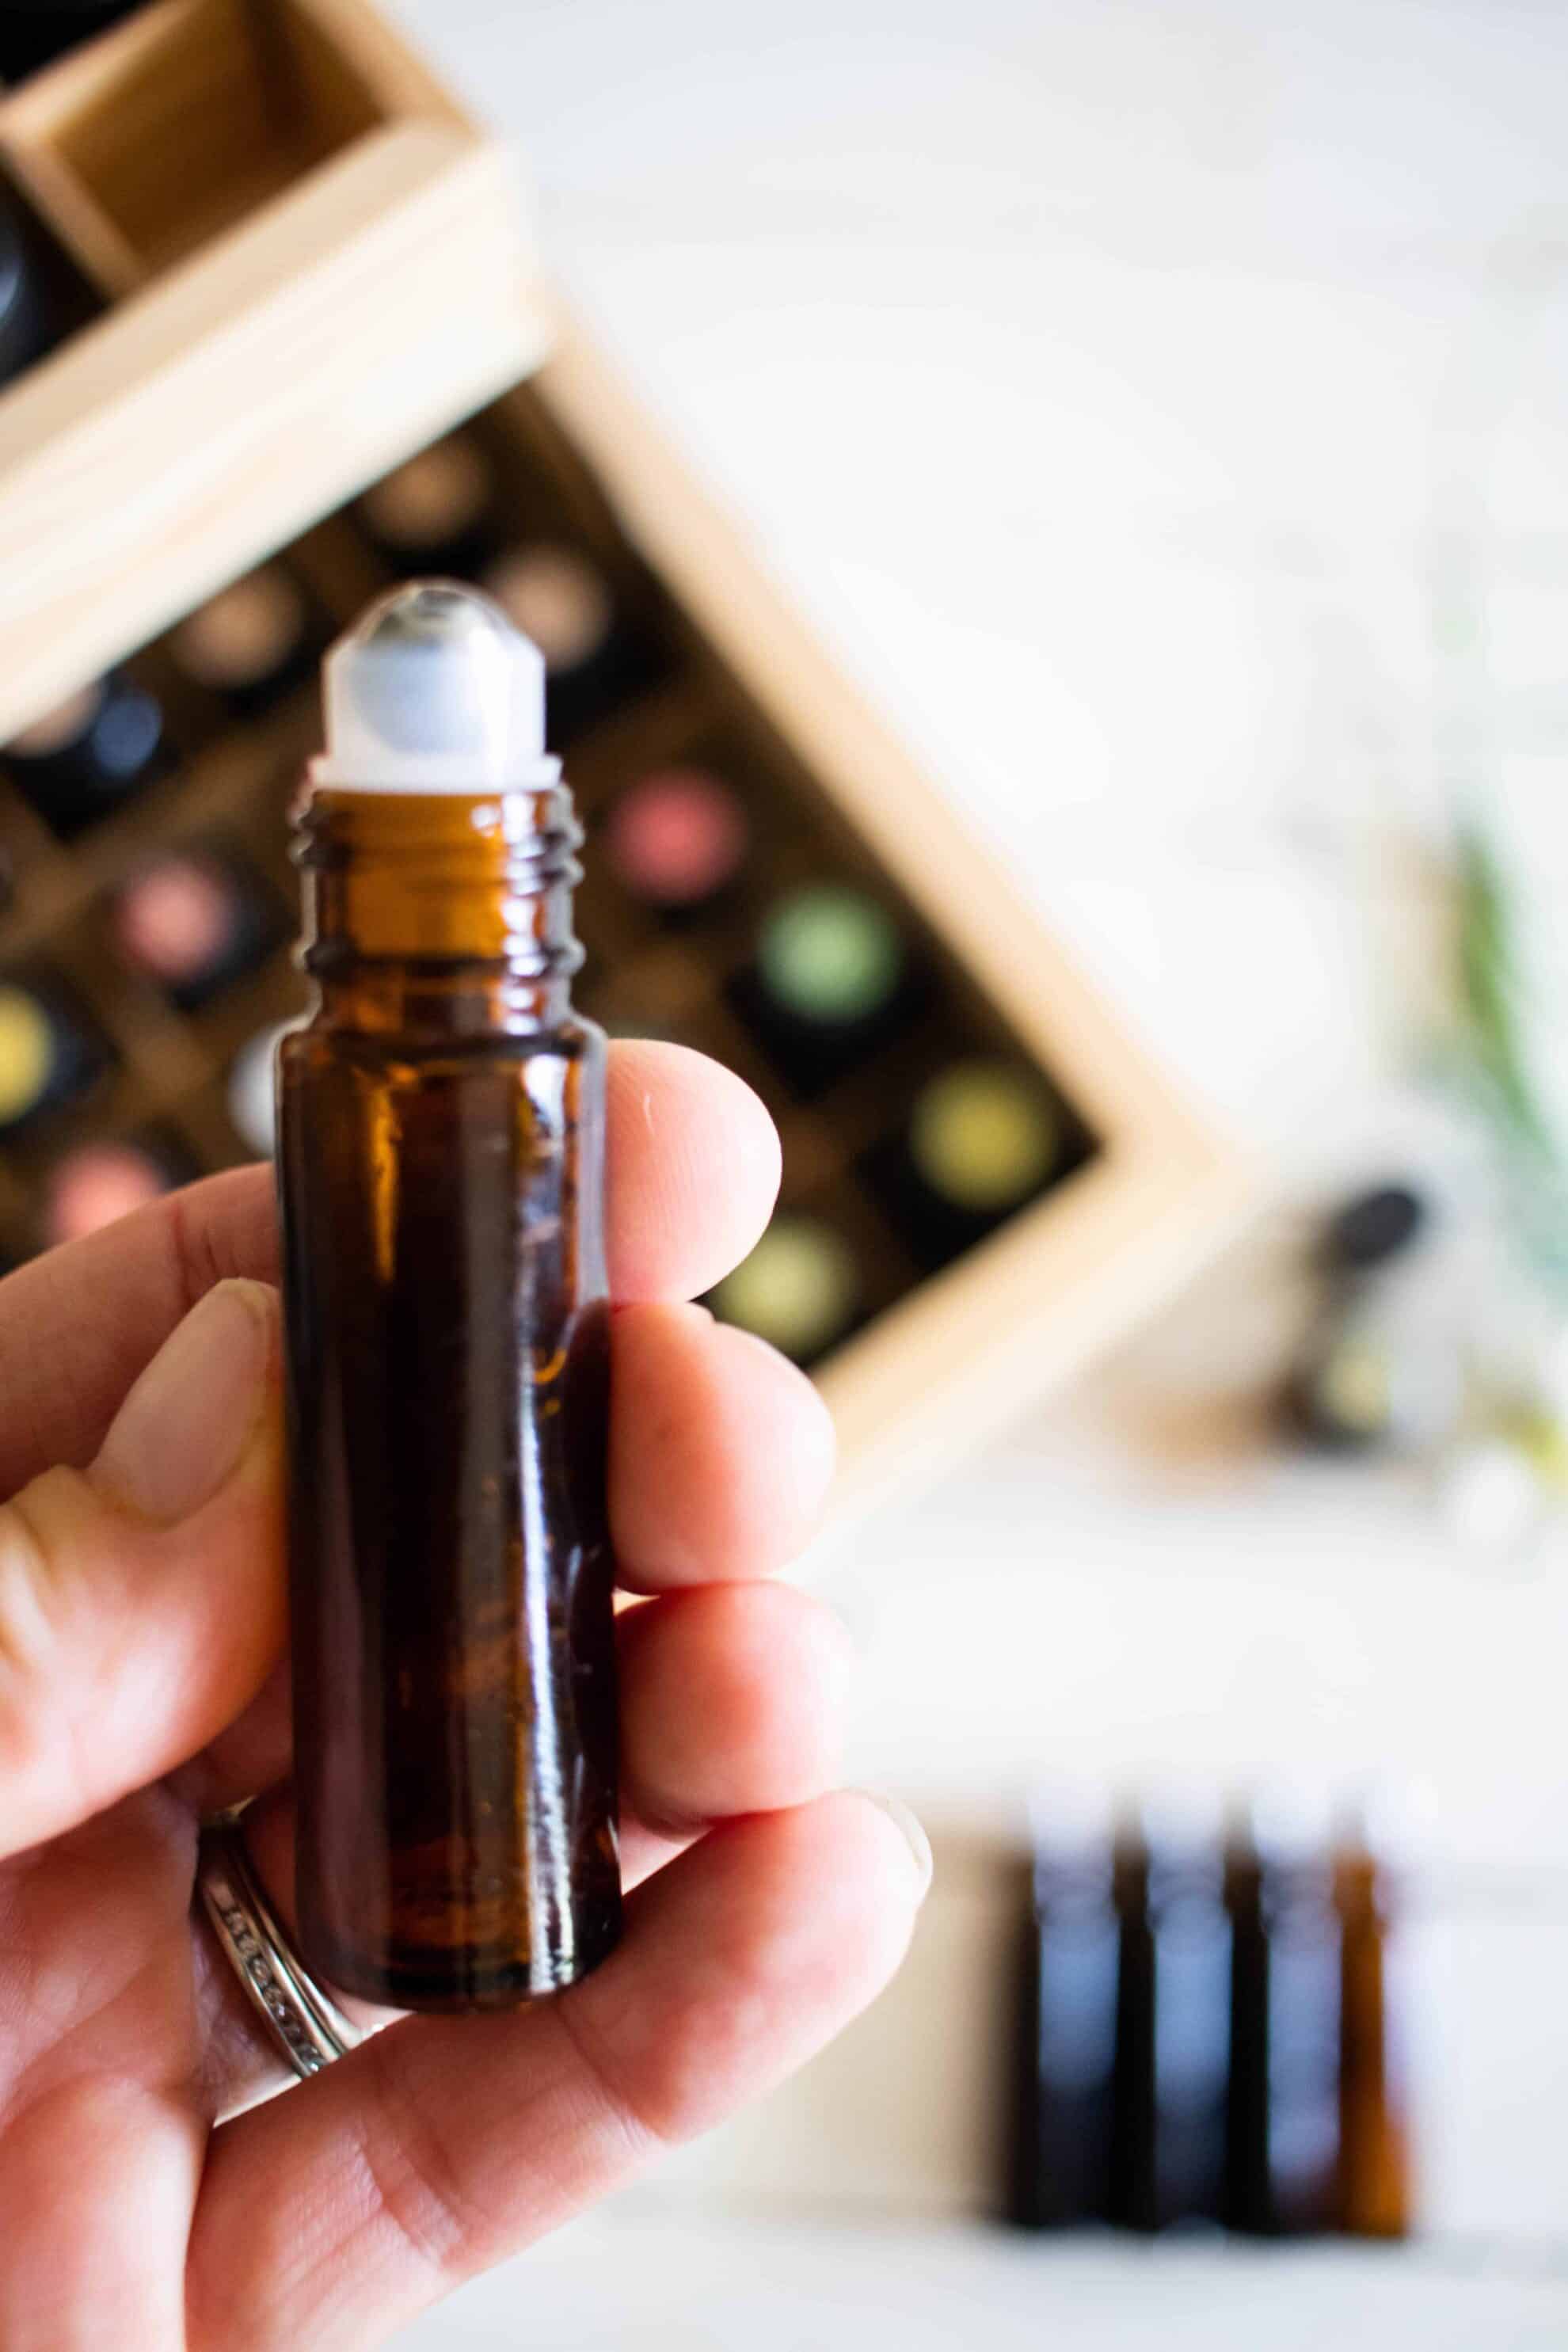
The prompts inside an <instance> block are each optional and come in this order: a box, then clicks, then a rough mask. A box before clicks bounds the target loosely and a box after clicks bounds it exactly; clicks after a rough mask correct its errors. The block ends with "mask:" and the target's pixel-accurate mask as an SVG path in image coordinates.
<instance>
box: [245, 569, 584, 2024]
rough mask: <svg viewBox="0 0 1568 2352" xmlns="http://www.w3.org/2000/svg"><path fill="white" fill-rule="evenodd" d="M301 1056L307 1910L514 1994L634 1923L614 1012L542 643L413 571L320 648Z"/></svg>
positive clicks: (288, 1145)
mask: <svg viewBox="0 0 1568 2352" xmlns="http://www.w3.org/2000/svg"><path fill="white" fill-rule="evenodd" d="M325 702H326V743H327V749H326V751H325V753H324V755H323V756H322V757H321V758H320V759H318V760H317V761H315V762H314V763H313V765H312V768H311V772H310V782H309V784H308V787H307V791H306V793H305V796H304V799H303V801H302V803H301V805H300V811H299V814H298V842H297V848H296V856H297V859H298V863H299V865H300V869H301V872H302V875H303V880H304V898H305V926H304V929H305V945H304V962H305V966H306V969H307V971H309V973H310V977H311V979H312V980H313V982H314V983H315V987H316V1005H315V1011H314V1013H313V1015H312V1016H311V1018H310V1022H309V1024H308V1025H307V1026H305V1027H304V1028H302V1029H300V1030H299V1031H296V1032H295V1033H293V1034H291V1035H289V1036H287V1037H286V1038H285V1039H284V1041H283V1044H282V1046H281V1049H280V1055H279V1089H280V1092H279V1188H280V1193H281V1202H282V1215H283V1244H284V1274H285V1292H286V1308H287V1327H288V1359H289V1360H288V1371H289V1448H290V1554H291V1558H290V1577H291V1587H292V1615H293V1657H294V1720H295V1750H296V1762H295V1772H296V1780H297V1788H298V1801H299V1815H300V1837H299V1906H300V1945H301V1948H302V1950H303V1952H304V1955H305V1957H306V1958H307V1959H308V1960H309V1961H310V1964H311V1966H312V1967H313V1968H315V1969H318V1970H320V1972H321V1974H322V1975H323V1976H325V1977H326V1978H328V1979H330V1980H331V1981H332V1982H333V1983H335V1984H337V1985H339V1986H342V1988H343V1989H344V1990H349V1991H352V1992H356V1993H360V1994H362V1995H364V1996H366V1997H367V1998H369V1999H372V2000H381V2001H386V2002H391V2003H394V2004H395V2005H397V2006H399V2007H403V2008H409V2009H435V2010H477V2009H500V2008H509V2007H513V2006H515V2005H517V2004H518V2003H520V2002H521V2001H524V2000H530V1999H531V1998H533V1997H535V1996H537V1995H539V1994H542V1993H548V1992H552V1991H555V1990H558V1989H559V1988H561V1987H563V1986H564V1985H567V1984H569V1983H571V1982H572V1981H573V1980H574V1979H575V1978H577V1977H579V1976H581V1975H583V1974H584V1972H585V1971H586V1970H587V1969H591V1968H593V1967H594V1966H595V1963H596V1962H597V1961H599V1960H600V1959H602V1958H604V1956H605V1953H606V1952H607V1951H608V1950H609V1949H610V1948H611V1946H612V1945H613V1944H614V1942H615V1940H616V1934H617V1932H618V1927H619V1915H620V1891H619V1890H620V1882H619V1873H618V1866H617V1860H616V1703H615V1679H614V1626H613V1616H612V1601H611V1592H612V1585H613V1570H612V1566H611V1560H610V1554H609V1548H608V1543H607V1539H606V1534H605V1422H606V1407H607V1386H608V1362H607V1308H606V1305H605V1265H604V1244H603V1233H602V1189H603V1187H602V1162H603V1150H604V1067H605V1058H604V1057H605V1045H604V1039H603V1036H602V1034H601V1033H600V1032H599V1031H598V1030H597V1029H595V1027H594V1025H593V1024H591V1023H589V1022H586V1021H583V1020H581V1019H579V1018H578V1017H577V1015H576V1014H575V1013H574V1012H573V1011H572V1008H571V1003H570V988H571V978H572V974H573V972H574V970H575V969H576V967H577V965H578V963H579V962H580V961H581V951H580V950H579V949H578V948H577V946H576V944H575V942H574V939H573V936H572V919H571V892H572V886H573V884H574V881H575V880H576V879H577V877H578V868H577V866H576V864H575V861H574V851H575V850H576V848H577V846H578V845H579V841H580V835H579V834H578V832H577V828H576V826H575V824H574V821H573V817H572V812H571V801H570V797H569V795H568V793H567V792H566V790H565V788H564V787H563V784H562V782H561V781H560V770H559V764H558V763H557V762H556V761H553V760H550V759H547V758H546V757H545V756H544V753H543V666H542V661H541V660H540V657H539V656H538V654H537V652H536V651H535V649H534V647H533V646H531V645H530V644H529V642H528V640H527V639H526V638H524V637H521V635H518V633H517V632H516V631H515V630H514V629H513V628H512V627H511V626H510V624H509V623H508V622H507V621H506V620H505V618H504V617H503V616H502V614H500V612H499V611H498V610H497V608H496V607H494V606H493V605H491V604H489V603H488V601H487V600H486V599H485V598H483V597H481V596H478V595H476V594H474V593H471V592H470V591H468V590H467V589H463V588H458V587H456V586H454V585H450V584H448V583H442V582H425V583H411V584H410V585H408V586H406V587H404V588H400V589H398V590H396V591H395V592H394V593H393V594H392V595H390V596H388V597H386V598H384V600H383V601H382V602H381V603H380V604H376V605H374V607H373V608H372V609H371V611H370V612H369V613H368V614H366V615H365V616H364V618H363V620H362V621H361V622H360V624H359V625H358V626H357V627H356V628H355V629H353V631H351V633H350V634H349V635H347V636H346V637H345V638H344V639H343V640H342V642H341V643H340V644H339V645H338V646H336V647H335V648H334V649H333V651H332V653H331V655H330V656H329V657H328V662H327V667H326V680H325Z"/></svg>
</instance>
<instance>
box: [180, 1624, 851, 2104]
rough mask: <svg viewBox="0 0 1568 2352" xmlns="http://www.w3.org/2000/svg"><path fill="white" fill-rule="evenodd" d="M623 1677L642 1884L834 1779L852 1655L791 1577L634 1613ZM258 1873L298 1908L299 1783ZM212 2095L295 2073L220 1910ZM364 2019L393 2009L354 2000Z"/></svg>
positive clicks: (229, 2098) (207, 1999) (259, 1841)
mask: <svg viewBox="0 0 1568 2352" xmlns="http://www.w3.org/2000/svg"><path fill="white" fill-rule="evenodd" d="M618 1633H619V1643H620V1653H621V1688H622V1777H623V1791H624V1814H625V1819H624V1828H623V1864H624V1874H625V1877H626V1884H627V1885H636V1884H637V1881H638V1880H639V1879H641V1878H643V1877H645V1876H646V1875H647V1874H648V1872H649V1871H651V1870H653V1869H656V1868H658V1865H659V1864H661V1863H662V1862H663V1861H665V1860H666V1859H668V1856H669V1855H670V1854H671V1853H674V1852H677V1851H679V1847H680V1846H682V1845H683V1844H685V1843H689V1841H690V1839H691V1838H692V1837H694V1836H697V1835H700V1833H701V1832H702V1831H703V1830H704V1829H705V1828H707V1827H708V1826H709V1825H710V1823H712V1822H720V1821H724V1820H730V1819H733V1818H735V1817H736V1816H739V1815H742V1814H748V1813H758V1812H767V1811H776V1810H779V1809H781V1808H783V1807H785V1806H790V1805H796V1804H801V1803H805V1802H806V1801H809V1800H810V1799H812V1798H813V1797H816V1796H818V1795H820V1794H821V1793H822V1792H823V1791H824V1790H826V1789H828V1788H830V1787H831V1786H833V1785H834V1782H835V1780H836V1778H837V1765H838V1755H839V1746H840V1735H841V1726H842V1711H843V1705H844V1699H845V1696H846V1692H847V1683H848V1676H849V1670H850V1655H849V1647H848V1642H847V1636H846V1634H845V1633H844V1630H843V1628H842V1626H841V1625H840V1624H839V1622H838V1621H837V1618H836V1617H834V1616H833V1615H832V1613H831V1612H829V1611H828V1610H826V1609H825V1608H824V1607H823V1606H822V1605H821V1603H819V1602H817V1601H813V1600H811V1599H810V1598H809V1597H808V1596H807V1595H805V1593H802V1592H799V1591H795V1590H794V1589H793V1588H791V1587H789V1586H784V1585H758V1584H752V1585H713V1586H709V1587H706V1588H701V1589H699V1590H697V1591H690V1592H684V1593H679V1594H676V1595H671V1596H670V1597H668V1598H667V1599H664V1600H659V1601H646V1602H644V1603H642V1604H641V1605H640V1606H639V1607H637V1608H635V1609H631V1610H628V1611H626V1612H625V1613H624V1614H623V1615H622V1617H621V1619H620V1621H619V1626H618ZM246 1836H247V1846H248V1848H249V1851H250V1853H251V1858H252V1861H253V1864H254V1866H255V1868H256V1870H257V1872H258V1875H259V1876H260V1878H261V1879H262V1882H263V1884H264V1885H265V1886H266V1888H267V1890H268V1895H269V1896H270V1898H271V1900H272V1902H273V1904H274V1906H275V1907H276V1908H277V1909H278V1911H279V1914H280V1915H281V1916H283V1918H284V1919H285V1921H286V1922H287V1923H289V1925H290V1926H291V1924H292V1918H293V1900H292V1895H293V1859H294V1815H293V1805H292V1800H291V1798H290V1795H289V1791H288V1790H287V1789H281V1788H280V1789H277V1790H273V1791H272V1792H271V1793H270V1794H269V1795H268V1796H267V1797H265V1798H263V1799H262V1800H261V1801H259V1802H258V1804H257V1805H255V1806H254V1807H253V1808H252V1809H251V1811H250V1812H249V1813H247V1816H246ZM197 1937H198V1947H199V1952H200V1958H201V1963H202V1965H201V1978H200V1981H201V1987H202V1997H203V2002H204V2009H205V2022H206V2058H205V2066H204V2072H203V2085H204V2095H205V2100H206V2102H207V2105H208V2108H209V2112H210V2113H212V2114H213V2115H214V2116H225V2115H228V2114H232V2113H235V2112H237V2110H238V2109H239V2108H241V2107H244V2106H247V2105H250V2104H251V2103H252V2102H253V2101H254V2100H255V2099H257V2098H258V2097H262V2096H265V2095H268V2093H270V2092H272V2091H274V2090H279V2089H281V2088H283V2087H284V2086H285V2084H287V2083H288V2082H289V2081H290V2080H291V2079H292V2077H291V2074H290V2073H289V2068H288V2067H287V2065H286V2064H285V2063H284V2062H283V2061H282V2059H281V2057H280V2056H279V2052H278V2048H277V2044H276V2042H274V2041H273V2039H272V2037H271V2035H270V2034H269V2032H268V2029H267V2028H266V2026H265V2025H264V2024H263V2023H262V2022H261V2021H260V2019H259V2018H258V2014H257V2012H256V2011H255V2010H254V2009H253V2008H252V2006H251V2004H250V2001H249V2000H248V1999H247V1995H246V1993H245V1991H244V1990H243V1988H242V1987H241V1986H240V1984H239V1982H238V1980H237V1978H236V1977H235V1975H234V1972H233V1970H232V1969H231V1968H230V1967H229V1965H228V1963H227V1961H226V1959H225V1958H223V1956H222V1955H221V1954H220V1952H219V1950H218V1948H217V1944H216V1938H215V1937H213V1935H212V1932H211V1929H210V1928H209V1927H208V1926H207V1924H206V1921H205V1918H203V1919H202V1920H201V1921H200V1924H199V1926H198V1928H197ZM342 2006H343V2007H344V2008H345V2009H346V2010H347V2011H349V2013H350V2015H351V2016H352V2017H353V2019H354V2021H356V2022H358V2023H360V2024H362V2025H366V2026H369V2025H374V2023H376V2022H379V2021H384V2018H385V2016H386V2015H388V2014H389V2013H390V2012H386V2011H374V2010H372V2009H369V2008H368V2007H366V2006H365V2005H363V2004H357V2003H354V2002H352V2001H348V2000H345V2001H343V2003H342Z"/></svg>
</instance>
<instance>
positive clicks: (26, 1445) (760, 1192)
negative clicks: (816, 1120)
mask: <svg viewBox="0 0 1568 2352" xmlns="http://www.w3.org/2000/svg"><path fill="white" fill-rule="evenodd" d="M608 1122H609V1141H608V1160H609V1179H608V1192H609V1197H608V1202H607V1209H606V1234H605V1240H606V1245H607V1252H608V1257H609V1269H610V1287H611V1290H612V1293H613V1294H614V1296H615V1297H616V1298H620V1299H640V1298H693V1297H697V1296H698V1295H699V1293H700V1292H701V1291H704V1290H707V1289H709V1288H710V1287H711V1286H712V1285H713V1284H714V1283H715V1282H717V1281H718V1280H719V1278H720V1276H721V1275H724V1274H727V1273H728V1272H729V1271H730V1269H731V1266H733V1265H738V1264H739V1262H740V1260H741V1259H742V1257H744V1255H746V1252H747V1251H748V1250H749V1249H750V1248H751V1247H752V1244H753V1243H754V1242H755V1241H756V1239H757V1237H758V1235H759V1234H761V1232H762V1230H763V1226H764V1225H765V1224H766V1223H767V1221H768V1218H769V1215H770V1214H771V1213H772V1210H773V1197H774V1194H775V1193H776V1192H777V1190H778V1179H779V1144H778V1137H777V1135H776V1133H775V1132H774V1129H773V1121H772V1120H771V1119H770V1118H769V1117H768V1114H767V1112H766V1111H765V1110H764V1108H763V1105H762V1104H761V1103H760V1102H759V1101H758V1099H757V1097H756V1096H755V1095H754V1094H753V1093H752V1090H751V1088H750V1087H748V1086H747V1085H746V1084H745V1083H744V1081H743V1080H742V1079H740V1078H738V1077H736V1076H734V1074H733V1072H732V1071H730V1070H727V1069H725V1068H724V1067H723V1066H722V1065H721V1064H720V1063H718V1062H711V1061H710V1060H709V1059H708V1058H707V1056H706V1055H702V1054H694V1053H691V1052H689V1050H688V1049H687V1048H686V1047H685V1046H683V1045H655V1044H651V1043H644V1042H642V1041H636V1042H633V1041H626V1042H617V1043H616V1044H615V1045H612V1046H611V1048H610V1066H609V1083H608ZM277 1274H278V1238H277V1221H276V1215H275V1210H274V1198H273V1186H272V1171H271V1170H270V1169H268V1168H264V1167H263V1168H238V1169H233V1170H231V1171H229V1172H228V1173H227V1174H226V1175H223V1176H211V1177H208V1178H207V1179H206V1180H205V1182H202V1183H200V1184H193V1185H191V1186H189V1187H188V1188H187V1189H186V1190H185V1191H184V1192H174V1193H171V1194H170V1195H169V1196H168V1197H167V1199H165V1200H162V1201H154V1202H151V1203H150V1204H149V1205H148V1206H147V1207H146V1208H144V1209H139V1210H137V1211H136V1213H134V1215H132V1216H129V1217H125V1218H122V1219H121V1221H120V1223H117V1224H113V1225H110V1226H106V1227H105V1228H104V1230H103V1231H102V1232H101V1233H97V1234H89V1235H88V1236H87V1237H86V1239H85V1240H82V1241H79V1242H69V1243H68V1244H66V1245H65V1246H64V1247H63V1248H60V1249H55V1250H50V1251H48V1252H47V1254H46V1255H44V1256H42V1257H39V1258H35V1259H34V1260H33V1261H32V1262H31V1264H29V1265H25V1266H22V1267H21V1268H19V1269H18V1271H17V1272H16V1273H15V1274H13V1275H10V1276H7V1277H6V1279H5V1281H4V1282H3V1283H0V1401H3V1407H4V1409H3V1411H0V1494H10V1493H13V1492H15V1490H16V1488H17V1487H18V1486H25V1485H26V1483H27V1481H28V1480H29V1479H30V1478H35V1477H37V1475H39V1473H40V1472H41V1471H44V1470H47V1469H51V1468H53V1467H54V1466H55V1465H57V1464H60V1463H67V1464H70V1465H74V1466H77V1467H80V1466H83V1465H86V1464H87V1463H89V1462H90V1461H91V1459H92V1458H93V1455H94V1454H96V1453H97V1451H98V1448H99V1446H100V1444H101V1442H102V1439H103V1436H104V1433H105V1432H106V1431H107V1429H108V1427H109V1424H110V1421H111V1420H112V1419H113V1417H114V1413H115V1411H116V1409H117V1407H118V1406H119V1404H120V1402H121V1398H122V1397H123V1396H124V1395H125V1393H126V1391H127V1390H128V1389H129V1388H130V1387H131V1384H132V1381H134V1380H135V1379H136V1377H137V1375H138V1374H139V1373H140V1372H141V1371H142V1369H143V1368H144V1366H145V1365H146V1364H147V1363H148V1362H149V1361H150V1360H151V1359H152V1358H153V1356H154V1355H155V1354H156V1353H157V1350H158V1349H159V1348H160V1347H161V1346H162V1345H163V1341H164V1340H165V1339H167V1338H168V1336H169V1334H170V1332H171V1331H172V1330H173V1329H174V1326H175V1324H176V1323H178V1322H179V1321H180V1320H181V1319H182V1318H184V1316H185V1315H186V1314H187V1313H188V1312H189V1310H190V1308H191V1307H194V1306H195V1303H196V1301H197V1299H198V1298H200V1297H202V1296H203V1294H204V1293H205V1292H206V1291H208V1290H210V1289H211V1288H212V1286H213V1285H214V1284H215V1283H217V1282H222V1281H224V1280H226V1278H227V1277H228V1276H233V1275H243V1276H252V1277H254V1278H256V1279H258V1280H261V1281H264V1282H270V1281H275V1280H276V1279H277Z"/></svg>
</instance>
